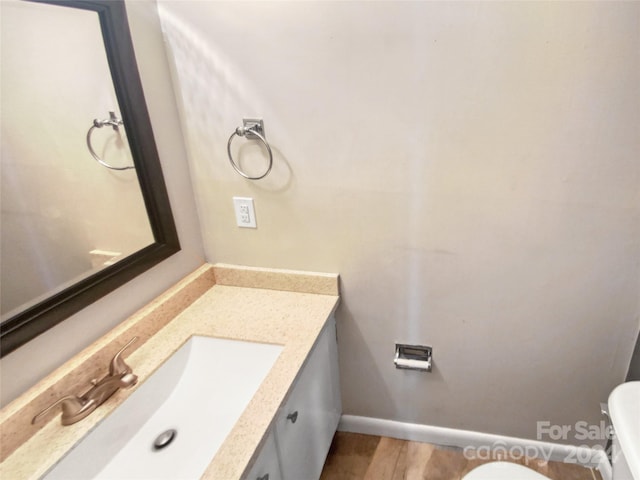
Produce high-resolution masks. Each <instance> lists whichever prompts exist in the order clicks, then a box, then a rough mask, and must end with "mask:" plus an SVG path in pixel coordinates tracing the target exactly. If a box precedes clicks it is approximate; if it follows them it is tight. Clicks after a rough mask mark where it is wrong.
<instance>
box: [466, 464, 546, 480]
mask: <svg viewBox="0 0 640 480" xmlns="http://www.w3.org/2000/svg"><path fill="white" fill-rule="evenodd" d="M463 480H549V477H545V476H544V475H541V474H539V473H538V472H536V471H535V470H531V469H530V468H527V467H523V466H522V465H518V464H517V463H509V462H491V463H485V464H484V465H480V466H479V467H476V468H474V469H473V470H471V471H470V472H469V473H468V474H466V475H465V476H464V478H463Z"/></svg>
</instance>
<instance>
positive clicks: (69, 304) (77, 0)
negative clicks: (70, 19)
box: [0, 0, 180, 356]
mask: <svg viewBox="0 0 640 480" xmlns="http://www.w3.org/2000/svg"><path fill="white" fill-rule="evenodd" d="M21 1H23V2H26V3H29V4H43V5H48V6H53V7H55V8H66V9H69V8H70V9H79V10H82V11H85V12H90V13H91V15H96V16H97V20H98V23H99V31H100V33H101V35H102V42H103V45H102V46H103V47H104V54H105V56H106V63H107V64H108V70H109V73H110V80H111V82H112V87H113V90H114V92H115V97H116V98H117V109H118V110H119V112H118V114H119V116H120V117H121V121H122V125H123V128H125V129H126V142H125V143H126V144H127V145H126V146H127V148H128V155H130V158H131V160H132V162H133V167H134V168H132V169H130V170H128V171H127V172H128V173H127V175H129V177H128V178H125V177H124V176H121V177H115V175H116V174H114V173H113V172H107V174H108V175H112V176H114V178H115V181H116V182H119V183H127V182H128V183H130V184H135V186H136V191H137V189H138V188H139V193H136V194H137V195H139V196H140V198H141V200H140V202H141V207H140V208H141V211H142V212H144V213H146V217H147V219H148V225H146V223H145V225H144V229H146V230H148V231H149V232H150V233H149V237H148V238H149V239H150V241H147V240H143V242H142V244H141V245H140V246H139V247H135V249H134V251H131V252H127V253H126V254H124V255H122V257H118V258H117V259H116V260H115V261H113V262H110V263H105V264H104V265H103V266H101V267H100V268H99V269H90V270H88V271H87V273H86V274H83V275H81V276H79V277H78V278H77V279H76V278H74V280H73V281H70V282H64V283H63V284H62V285H60V286H59V287H58V288H55V289H53V290H51V292H50V294H49V293H47V294H46V295H39V296H37V298H35V299H34V300H33V301H31V302H26V303H22V304H21V306H20V307H19V308H17V309H12V310H11V312H10V314H9V316H8V317H7V318H3V320H2V323H1V324H0V356H4V355H6V354H8V353H10V352H11V351H13V350H15V349H16V348H18V347H20V346H21V345H23V344H25V343H26V342H28V341H29V340H31V339H33V338H35V337H36V336H38V335H40V334H41V333H43V332H45V331H47V330H48V329H50V328H51V327H53V326H55V325H57V324H58V323H60V322H61V321H63V320H64V319H66V318H68V317H69V316H71V315H73V314H74V313H77V312H78V311H80V310H82V309H83V308H85V307H86V306H88V305H90V304H91V303H93V302H95V301H96V300H98V299H99V298H101V297H103V296H105V295H106V294H108V293H109V292H111V291H113V290H115V289H116V288H118V287H120V286H121V285H123V284H124V283H126V282H128V281H129V280H131V279H133V278H134V277H136V276H138V275H140V274H141V273H143V272H144V271H146V270H148V269H150V268H151V267H153V266H154V265H156V264H157V263H159V262H161V261H162V260H164V259H166V258H168V257H169V256H171V255H173V254H174V253H176V252H178V251H179V250H180V243H179V240H178V234H177V231H176V227H175V222H174V219H173V215H172V212H171V207H170V203H169V197H168V194H167V190H166V186H165V182H164V178H163V174H162V169H161V165H160V160H159V157H158V151H157V148H156V144H155V140H154V136H153V131H152V127H151V120H150V118H149V113H148V110H147V106H146V102H145V98H144V92H143V89H142V83H141V80H140V76H139V73H138V67H137V64H136V58H135V54H134V50H133V44H132V39H131V34H130V31H129V25H128V21H127V14H126V9H125V5H124V1H123V0H21ZM96 28H97V27H96ZM61 35H64V32H61ZM34 43H35V42H34ZM76 43H78V42H76ZM4 48H5V46H4V45H3V49H4ZM23 56H24V55H23ZM4 68H5V65H4V61H3V69H4ZM60 68H62V67H60ZM76 68H78V70H77V71H69V72H68V74H69V75H73V76H82V69H81V67H80V66H76ZM9 85H10V84H9ZM8 88H10V86H9V87H7V84H6V83H5V82H3V98H5V97H7V96H10V95H11V91H8V90H7V89H8ZM54 93H55V92H54ZM3 103H4V101H3ZM3 107H4V105H3ZM105 113H106V112H97V113H96V116H104V114H105ZM3 123H8V122H7V121H6V119H3ZM9 123H10V122H9ZM76 130H77V129H76ZM105 130H107V129H105ZM114 130H115V129H114ZM81 133H82V136H84V134H86V130H85V131H84V132H81ZM74 135H75V136H77V132H74ZM89 135H90V134H87V142H86V143H87V144H88V143H89V139H88V137H89ZM32 140H33V139H32ZM83 140H84V137H83ZM35 141H37V138H36V139H35ZM3 142H4V140H3ZM105 148H106V147H105ZM102 151H103V150H100V152H102ZM79 155H80V154H79ZM82 155H83V158H84V157H86V156H87V155H86V151H85V152H83V153H82ZM94 158H95V157H94ZM53 160H54V161H55V159H53ZM96 165H97V163H96ZM96 168H102V166H98V167H96ZM3 174H4V172H3ZM36 174H38V173H37V172H36ZM118 175H119V173H118ZM60 188H61V189H65V188H67V189H68V188H69V187H65V186H64V185H61V186H60ZM28 195H30V194H29V193H28V192H25V196H28ZM76 203H77V202H76ZM122 203H125V204H124V205H123V208H124V209H127V205H126V202H125V201H124V200H123V202H122ZM105 205H108V203H107V202H105ZM105 208H107V207H106V206H105ZM57 214H58V216H60V212H58V213H57ZM145 222H146V221H145ZM137 223H144V222H137ZM104 228H107V229H120V230H122V232H121V236H125V237H126V236H127V234H128V233H129V228H130V227H127V226H124V225H123V226H121V225H119V221H118V220H117V219H116V221H114V222H110V223H109V224H108V225H106V226H104ZM4 237H5V232H4V229H3V246H4V245H5V242H4ZM63 239H64V237H63ZM19 243H20V242H17V241H11V242H7V244H19ZM23 243H24V242H23ZM38 253H39V254H40V256H42V251H39V252H38ZM44 260H45V262H46V260H47V259H46V258H45V259H44ZM3 283H4V277H3ZM3 290H4V288H3Z"/></svg>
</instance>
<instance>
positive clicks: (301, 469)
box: [245, 317, 342, 480]
mask: <svg viewBox="0 0 640 480" xmlns="http://www.w3.org/2000/svg"><path fill="white" fill-rule="evenodd" d="M341 412H342V405H341V402H340V382H339V377H338V349H337V343H336V326H335V320H334V318H333V317H331V318H330V319H329V320H328V321H327V324H326V325H325V327H324V329H323V331H322V333H321V334H320V337H319V338H318V341H317V342H316V345H315V346H314V347H313V349H312V350H311V353H310V354H309V357H308V358H307V361H306V363H305V364H304V366H303V368H302V371H301V372H300V374H299V376H298V378H297V380H296V382H295V384H294V385H293V388H292V390H291V392H290V394H289V396H288V398H287V400H286V401H285V402H284V404H283V405H282V407H281V408H280V411H279V413H278V417H277V418H276V419H275V421H274V424H273V428H272V431H271V433H270V436H275V446H276V449H277V457H276V458H275V459H274V458H273V454H272V453H271V454H269V453H268V449H271V447H270V444H269V441H267V443H266V444H265V446H264V447H263V449H262V450H261V452H260V455H259V457H258V459H257V461H256V463H255V464H254V466H253V467H252V469H251V470H250V473H249V475H247V476H246V477H245V478H246V479H247V480H276V479H280V478H282V479H283V480H317V479H318V478H320V474H321V473H322V467H323V465H324V462H325V459H326V456H327V453H328V451H329V447H330V445H331V440H332V438H333V435H334V433H335V431H336V428H337V427H338V421H339V420H340V414H341ZM268 458H270V461H271V462H272V463H271V464H272V465H274V466H273V467H272V468H273V473H272V471H267V470H265V466H266V465H267V464H268V460H267V459H268ZM278 460H279V462H278ZM266 474H268V475H269V476H268V477H264V475H266Z"/></svg>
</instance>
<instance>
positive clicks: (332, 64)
mask: <svg viewBox="0 0 640 480" xmlns="http://www.w3.org/2000/svg"><path fill="white" fill-rule="evenodd" d="M158 6H159V12H160V16H161V21H162V25H163V31H164V34H165V38H166V40H167V44H168V47H169V55H170V61H171V62H172V63H173V75H174V81H175V85H176V87H175V90H176V92H177V94H178V97H179V99H178V101H179V104H180V105H181V108H180V115H181V123H182V125H183V131H184V132H185V137H186V140H187V145H188V151H189V158H190V165H191V170H192V174H193V182H194V188H195V194H196V199H197V203H198V211H199V216H200V221H201V224H202V230H203V236H204V244H205V251H206V254H207V258H208V259H209V261H216V262H229V263H235V264H242V265H255V266H270V267H276V268H291V269H299V270H320V271H326V270H329V271H339V272H340V273H341V286H342V303H341V307H340V308H339V310H338V317H337V319H338V329H339V338H340V342H339V347H340V361H341V377H342V392H343V404H344V410H345V413H349V414H353V415H361V416H368V417H374V418H382V419H392V420H396V421H401V422H409V423H418V424H427V425H434V426H442V427H449V428H460V429H466V430H475V431H481V432H487V433H495V434H502V435H509V436H516V437H521V438H536V422H538V421H550V422H551V423H552V424H560V425H565V424H567V425H573V424H575V423H576V422H577V421H587V422H589V423H591V424H597V423H598V422H599V421H600V419H601V417H600V412H599V408H598V407H599V404H600V402H604V401H606V399H607V397H608V395H609V392H610V391H611V390H612V389H613V387H614V386H615V385H617V384H618V383H620V382H622V381H623V380H624V376H625V374H626V371H627V368H628V366H629V361H630V359H631V354H632V350H633V346H634V341H635V339H636V337H637V334H638V320H637V319H638V317H639V316H640V300H639V298H638V291H640V244H639V243H638V242H637V239H638V238H640V197H638V184H639V182H640V164H639V163H638V157H639V155H640V136H639V135H638V131H639V129H640V97H639V96H638V95H637V85H638V83H639V82H640V57H639V56H638V52H637V45H638V44H639V43H640V30H639V29H638V18H639V16H640V4H638V3H633V2H632V3H624V2H616V3H607V4H604V3H597V2H596V3H558V2H556V3H549V2H544V3H536V2H533V3H517V2H516V3H514V2H511V3H509V2H507V3H496V2H483V3H480V2H477V3H461V2H385V1H382V2H323V1H311V2H275V1H265V2H232V1H230V2H173V1H171V0H160V1H159V2H158ZM245 116H254V117H256V118H258V117H259V118H263V119H264V121H265V125H267V136H268V139H269V143H270V145H271V147H272V149H273V153H274V167H273V170H272V172H271V173H270V174H269V176H268V177H267V178H265V179H263V180H260V181H255V182H250V181H246V180H244V179H242V178H241V177H240V176H239V175H237V174H236V173H235V172H234V171H233V169H232V168H231V166H230V165H229V164H228V159H227V157H226V142H227V139H228V137H229V135H230V133H231V132H232V131H233V129H234V128H235V127H236V126H237V125H238V122H239V121H240V119H241V118H243V117H245ZM247 143H248V142H247ZM243 158H244V159H245V160H246V161H247V162H254V161H255V162H264V156H263V152H262V151H261V150H260V149H259V148H258V147H252V146H251V145H247V147H246V149H245V151H244V152H243ZM259 165H261V164H260V163H259ZM234 196H243V197H251V198H253V199H254V203H255V209H256V215H257V218H258V219H259V221H258V228H257V229H255V230H251V231H248V229H240V228H237V227H236V226H235V218H234V213H233V206H232V197H234ZM396 341H397V342H402V343H410V344H414V343H415V344H427V345H431V346H433V348H434V369H433V372H432V373H430V374H421V373H416V372H406V371H399V370H396V369H395V368H394V366H393V352H394V349H393V347H394V343H395V342H396ZM543 440H544V439H543ZM566 441H567V442H568V443H572V442H573V443H575V442H576V441H577V440H576V439H571V438H569V439H566ZM579 443H583V442H579Z"/></svg>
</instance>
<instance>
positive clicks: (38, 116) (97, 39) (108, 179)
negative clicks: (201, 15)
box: [0, 0, 154, 321]
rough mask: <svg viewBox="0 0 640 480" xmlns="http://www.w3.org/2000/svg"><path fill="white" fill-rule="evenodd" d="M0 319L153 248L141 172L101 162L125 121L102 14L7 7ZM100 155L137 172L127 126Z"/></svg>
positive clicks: (9, 3) (0, 153)
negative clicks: (119, 121)
mask: <svg viewBox="0 0 640 480" xmlns="http://www.w3.org/2000/svg"><path fill="white" fill-rule="evenodd" d="M0 21H1V25H0V31H1V32H2V46H3V47H2V69H1V79H0V80H1V82H2V89H3V96H2V109H1V118H0V128H1V131H0V136H1V137H0V138H1V147H0V159H1V171H2V176H1V187H0V188H1V190H0V191H1V195H2V197H1V210H2V211H1V231H2V246H1V249H0V253H1V258H0V262H1V265H2V268H1V272H2V278H1V282H2V283H1V284H0V285H1V288H2V290H1V295H0V299H1V311H2V320H3V321H4V320H5V319H6V318H10V317H12V316H13V315H15V314H16V313H18V312H20V311H22V310H24V309H25V308H27V307H28V306H30V305H33V304H35V303H37V302H39V301H40V300H42V299H44V298H47V297H49V296H50V295H52V294H53V293H55V292H58V291H61V290H63V289H64V288H66V287H67V286H69V285H72V284H74V283H76V282H77V281H78V280H80V279H82V278H85V277H87V276H89V275H92V274H93V273H95V272H97V271H99V270H101V269H103V268H105V267H106V266H109V265H111V264H113V263H115V262H118V261H119V260H121V259H123V258H125V257H127V256H129V255H130V254H132V253H134V252H137V251H139V250H140V249H142V248H144V247H146V246H148V245H150V244H152V243H153V242H154V236H153V233H152V230H151V227H150V224H149V220H148V217H147V211H146V208H145V202H144V200H143V196H142V193H141V190H140V186H139V182H138V176H137V172H136V170H135V169H126V170H114V169H109V168H106V167H105V166H103V165H101V164H99V163H98V162H97V161H96V160H95V159H94V158H93V157H92V155H91V153H90V151H89V148H88V145H87V138H86V137H87V132H88V131H89V129H90V128H91V126H92V125H93V122H94V119H97V120H105V119H109V118H110V115H109V112H114V114H115V116H117V117H118V118H122V116H121V115H120V111H119V106H118V99H117V97H116V93H115V90H114V86H113V82H112V77H111V73H110V69H109V64H108V61H107V57H106V53H105V47H104V42H103V38H102V32H101V28H100V23H99V19H98V15H97V13H96V12H93V11H88V10H81V9H75V8H60V7H59V6H54V5H47V4H39V3H30V2H24V1H18V0H3V5H2V16H1V19H0ZM91 145H92V147H93V150H94V151H95V153H96V154H97V155H98V156H99V157H100V158H102V159H103V160H104V161H105V162H107V163H108V164H110V165H112V166H115V167H125V166H131V165H133V159H132V155H131V153H130V149H129V144H128V141H127V137H126V125H120V126H118V128H117V129H114V128H112V127H111V126H109V125H107V126H105V127H104V128H94V130H93V132H92V133H91Z"/></svg>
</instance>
